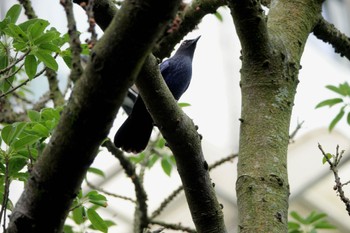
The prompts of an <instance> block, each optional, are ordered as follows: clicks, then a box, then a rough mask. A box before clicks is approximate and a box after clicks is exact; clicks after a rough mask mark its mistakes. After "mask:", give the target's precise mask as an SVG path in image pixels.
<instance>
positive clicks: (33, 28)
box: [27, 19, 49, 40]
mask: <svg viewBox="0 0 350 233" xmlns="http://www.w3.org/2000/svg"><path fill="white" fill-rule="evenodd" d="M48 25H49V22H48V21H46V20H43V19H38V20H36V21H35V22H34V23H33V24H31V25H30V26H29V27H28V29H27V30H28V35H29V37H30V38H31V40H34V39H36V38H38V37H39V36H41V35H43V32H44V30H45V28H46V27H47V26H48Z"/></svg>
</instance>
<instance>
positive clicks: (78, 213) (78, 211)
mask: <svg viewBox="0 0 350 233" xmlns="http://www.w3.org/2000/svg"><path fill="white" fill-rule="evenodd" d="M72 216H73V221H74V222H75V223H76V224H82V223H83V222H85V220H86V211H85V208H84V207H83V206H79V207H77V208H75V209H74V210H73V211H72Z"/></svg>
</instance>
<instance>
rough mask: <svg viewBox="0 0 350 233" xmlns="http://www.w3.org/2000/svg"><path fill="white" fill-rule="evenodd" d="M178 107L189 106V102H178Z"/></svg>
mask: <svg viewBox="0 0 350 233" xmlns="http://www.w3.org/2000/svg"><path fill="white" fill-rule="evenodd" d="M177 105H178V106H179V107H180V108H184V107H189V106H191V104H189V103H178V104H177Z"/></svg>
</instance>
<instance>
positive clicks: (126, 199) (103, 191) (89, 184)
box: [85, 179, 136, 203]
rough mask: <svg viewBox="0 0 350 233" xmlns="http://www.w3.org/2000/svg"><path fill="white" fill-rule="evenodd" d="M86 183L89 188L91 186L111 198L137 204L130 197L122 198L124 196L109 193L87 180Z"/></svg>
mask: <svg viewBox="0 0 350 233" xmlns="http://www.w3.org/2000/svg"><path fill="white" fill-rule="evenodd" d="M85 182H86V184H87V186H89V187H90V188H91V189H95V190H97V191H99V192H101V193H104V194H106V195H108V196H111V197H115V198H119V199H122V200H125V201H130V202H132V203H136V201H135V200H134V199H132V198H130V197H126V196H122V195H118V194H115V193H111V192H108V191H107V190H104V189H103V188H101V187H98V186H96V185H94V184H92V183H91V182H90V181H88V180H87V179H85Z"/></svg>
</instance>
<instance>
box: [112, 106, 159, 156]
mask: <svg viewBox="0 0 350 233" xmlns="http://www.w3.org/2000/svg"><path fill="white" fill-rule="evenodd" d="M152 128H153V121H152V118H151V116H150V115H149V114H148V112H147V114H131V115H130V116H129V117H128V118H127V119H126V120H125V122H124V123H123V124H122V126H121V127H120V128H119V130H118V131H117V133H116V134H115V136H114V145H115V146H116V147H119V148H122V149H123V150H124V151H126V152H132V153H139V152H141V151H143V150H144V149H145V148H146V146H147V143H148V141H149V138H150V137H151V133H152Z"/></svg>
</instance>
